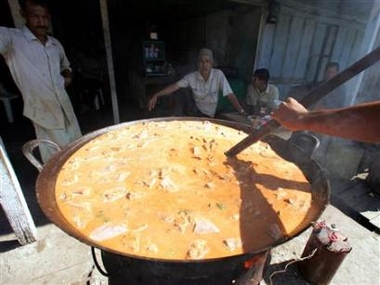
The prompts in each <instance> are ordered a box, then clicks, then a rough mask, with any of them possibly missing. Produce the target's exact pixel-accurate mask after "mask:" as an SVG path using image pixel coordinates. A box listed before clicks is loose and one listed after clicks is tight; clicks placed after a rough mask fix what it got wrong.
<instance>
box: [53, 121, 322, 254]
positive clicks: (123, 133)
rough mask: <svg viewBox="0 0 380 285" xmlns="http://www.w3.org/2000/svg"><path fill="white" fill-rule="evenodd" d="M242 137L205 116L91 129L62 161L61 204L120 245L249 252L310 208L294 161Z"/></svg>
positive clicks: (87, 231)
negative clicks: (241, 146) (234, 151)
mask: <svg viewBox="0 0 380 285" xmlns="http://www.w3.org/2000/svg"><path fill="white" fill-rule="evenodd" d="M245 136H246V134H245V133H243V132H240V131H237V130H235V129H232V128H229V127H225V126H221V125H217V124H213V123H210V122H207V121H206V122H202V121H170V122H149V123H137V124H132V125H128V126H125V127H124V128H121V129H117V130H112V131H109V132H108V133H106V134H104V135H101V136H99V137H96V138H95V139H93V140H91V141H90V142H88V143H87V144H86V145H84V146H82V147H81V148H80V149H79V150H77V151H76V152H75V153H74V154H73V155H72V156H71V157H70V158H69V159H68V160H67V161H66V163H65V164H64V165H63V167H62V169H61V171H60V173H59V175H58V178H57V183H56V189H55V190H56V199H57V203H58V207H59V210H60V211H61V213H62V215H63V216H64V217H65V218H66V219H67V221H68V222H69V223H70V224H71V225H72V226H73V227H74V228H75V229H77V230H79V231H80V232H81V233H83V234H84V235H85V236H86V237H88V238H89V239H90V240H91V241H92V243H94V244H97V245H99V246H101V247H103V248H109V249H112V250H113V251H117V252H120V253H123V254H131V255H136V256H142V257H151V258H159V259H171V260H173V259H174V260H177V259H180V260H183V259H207V258H219V257H225V256H232V255H237V254H241V253H246V252H254V251H257V250H261V249H263V248H264V247H267V246H270V245H272V244H273V243H275V242H278V241H279V240H282V239H284V238H286V237H287V236H289V235H292V234H294V233H296V232H297V231H298V230H300V228H303V227H304V226H305V225H304V224H303V221H304V219H306V220H307V217H308V216H309V215H315V213H316V212H317V210H318V207H316V206H315V205H313V203H312V195H311V189H310V184H309V183H308V182H307V180H306V179H305V177H304V175H303V174H302V172H301V171H300V170H299V168H298V167H297V166H295V165H294V164H293V163H290V162H288V161H285V160H283V159H282V158H280V157H279V156H278V155H277V154H276V153H275V152H274V151H273V150H272V149H271V148H270V147H269V145H267V144H266V143H264V142H258V143H256V144H254V145H252V146H251V147H249V148H248V149H246V150H245V151H243V152H242V153H240V154H238V155H237V157H236V158H228V157H226V156H225V154H224V151H225V150H227V149H230V148H231V147H232V146H233V145H235V144H236V143H237V142H239V141H240V140H241V139H243V138H244V137H245Z"/></svg>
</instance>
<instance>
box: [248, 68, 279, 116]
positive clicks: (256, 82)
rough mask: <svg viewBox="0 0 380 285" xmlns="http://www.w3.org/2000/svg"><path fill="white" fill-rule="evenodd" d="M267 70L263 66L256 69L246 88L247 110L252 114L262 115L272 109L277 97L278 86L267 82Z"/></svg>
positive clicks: (267, 113)
mask: <svg viewBox="0 0 380 285" xmlns="http://www.w3.org/2000/svg"><path fill="white" fill-rule="evenodd" d="M268 80H269V71H268V70H267V69H265V68H261V69H256V70H255V72H254V73H253V76H252V83H251V84H249V85H248V88H247V104H248V106H249V108H250V110H249V111H248V112H249V113H250V114H252V115H256V116H260V117H264V116H265V115H269V114H270V113H271V112H272V110H273V109H274V107H275V105H274V103H275V101H277V100H278V99H279V92H278V88H277V87H276V86H274V85H272V84H268Z"/></svg>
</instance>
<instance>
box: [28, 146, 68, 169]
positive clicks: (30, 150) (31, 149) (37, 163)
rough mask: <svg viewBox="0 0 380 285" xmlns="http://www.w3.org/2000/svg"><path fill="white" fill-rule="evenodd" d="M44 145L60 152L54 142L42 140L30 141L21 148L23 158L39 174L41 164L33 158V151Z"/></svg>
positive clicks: (59, 148)
mask: <svg viewBox="0 0 380 285" xmlns="http://www.w3.org/2000/svg"><path fill="white" fill-rule="evenodd" d="M44 143H45V144H48V145H50V146H51V147H53V148H54V149H56V150H57V151H60V150H61V147H60V146H59V145H58V144H56V143H55V142H52V141H49V140H44V139H35V140H31V141H28V142H27V143H25V144H24V145H23V146H22V152H23V153H24V155H25V157H26V158H27V159H28V160H29V161H30V162H31V163H32V164H33V165H34V166H35V167H36V168H37V169H38V171H39V172H41V170H42V168H43V163H42V162H41V161H39V160H38V159H37V158H36V157H35V156H34V154H33V151H34V149H35V148H36V147H38V146H39V145H41V144H44Z"/></svg>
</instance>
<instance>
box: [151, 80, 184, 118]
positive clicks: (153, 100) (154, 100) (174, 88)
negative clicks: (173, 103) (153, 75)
mask: <svg viewBox="0 0 380 285" xmlns="http://www.w3.org/2000/svg"><path fill="white" fill-rule="evenodd" d="M178 89H179V86H178V85H177V83H174V84H171V85H169V86H166V87H165V88H164V89H162V90H160V91H159V92H157V93H155V94H154V95H153V96H152V97H151V98H150V100H149V102H148V111H151V110H153V109H154V107H155V106H156V103H157V98H158V97H161V96H164V95H169V94H172V93H173V92H175V91H177V90H178Z"/></svg>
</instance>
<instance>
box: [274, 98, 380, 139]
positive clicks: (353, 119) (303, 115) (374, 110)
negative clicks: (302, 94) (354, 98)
mask: <svg viewBox="0 0 380 285" xmlns="http://www.w3.org/2000/svg"><path fill="white" fill-rule="evenodd" d="M272 115H273V118H274V119H275V120H276V121H278V122H279V123H280V124H281V125H282V126H284V127H286V128H288V129H290V130H292V131H299V130H308V131H312V132H317V133H321V134H326V135H330V136H335V137H341V138H346V139H352V140H357V141H364V142H374V143H379V142H380V101H375V102H370V103H364V104H360V105H355V106H351V107H346V108H340V109H323V110H316V111H307V110H306V109H305V108H304V107H303V106H302V105H301V104H300V103H298V102H297V101H296V100H295V99H293V98H288V99H287V100H286V101H285V102H283V103H282V104H281V105H280V106H279V108H278V110H275V111H274V112H273V114H272Z"/></svg>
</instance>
